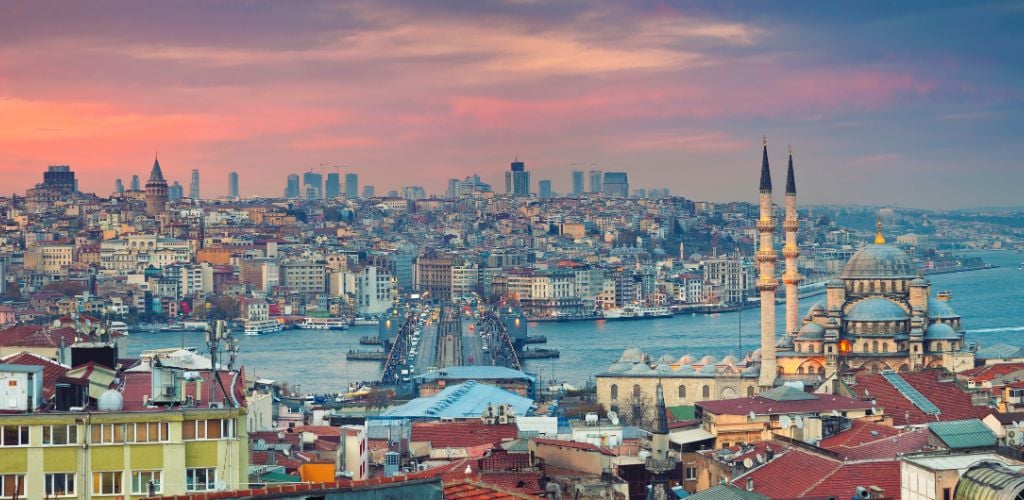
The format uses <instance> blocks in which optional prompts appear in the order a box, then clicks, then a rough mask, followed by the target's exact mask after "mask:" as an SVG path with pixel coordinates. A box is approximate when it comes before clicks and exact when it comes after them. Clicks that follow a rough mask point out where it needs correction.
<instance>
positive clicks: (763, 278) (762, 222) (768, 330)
mask: <svg viewBox="0 0 1024 500" xmlns="http://www.w3.org/2000/svg"><path fill="white" fill-rule="evenodd" d="M760 205H761V216H760V217H759V218H758V220H757V232H758V233H759V235H760V239H759V245H758V246H757V253H756V258H757V264H758V270H759V271H760V272H759V276H758V279H757V289H758V290H759V291H760V292H761V374H760V377H758V383H757V385H758V386H760V387H761V388H762V390H767V389H771V388H772V387H774V386H775V377H776V375H777V374H778V362H777V361H776V359H775V342H776V339H775V289H776V288H778V286H779V283H778V281H776V280H775V261H776V260H777V259H778V256H777V255H775V245H774V243H773V242H772V238H773V236H774V233H775V218H774V217H773V216H772V173H771V170H770V169H769V167H768V139H764V151H763V153H762V157H761V195H760Z"/></svg>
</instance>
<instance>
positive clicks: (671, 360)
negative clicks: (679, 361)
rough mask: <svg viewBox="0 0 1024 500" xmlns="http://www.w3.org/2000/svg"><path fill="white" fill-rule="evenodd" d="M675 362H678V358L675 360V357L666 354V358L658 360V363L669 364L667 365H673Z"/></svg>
mask: <svg viewBox="0 0 1024 500" xmlns="http://www.w3.org/2000/svg"><path fill="white" fill-rule="evenodd" d="M675 362H676V358H675V356H673V355H671V354H665V355H664V356H662V357H660V358H658V363H667V364H670V365H671V364H672V363H675Z"/></svg>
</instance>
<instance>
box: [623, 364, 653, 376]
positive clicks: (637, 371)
mask: <svg viewBox="0 0 1024 500" xmlns="http://www.w3.org/2000/svg"><path fill="white" fill-rule="evenodd" d="M651 371H653V370H651V367H650V366H647V365H646V364H644V363H637V364H635V365H633V367H632V368H630V369H629V371H627V372H626V373H630V374H634V375H643V374H645V373H651Z"/></svg>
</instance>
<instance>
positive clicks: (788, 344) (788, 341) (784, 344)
mask: <svg viewBox="0 0 1024 500" xmlns="http://www.w3.org/2000/svg"><path fill="white" fill-rule="evenodd" d="M775 347H779V348H784V349H785V348H792V347H793V336H792V335H783V336H781V337H779V341H778V342H776V343H775Z"/></svg>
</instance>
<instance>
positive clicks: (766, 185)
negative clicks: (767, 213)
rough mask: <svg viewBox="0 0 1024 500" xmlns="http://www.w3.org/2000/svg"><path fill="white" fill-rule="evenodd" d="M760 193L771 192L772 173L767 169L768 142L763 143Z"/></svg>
mask: <svg viewBox="0 0 1024 500" xmlns="http://www.w3.org/2000/svg"><path fill="white" fill-rule="evenodd" d="M761 192H762V193H770V192H772V172H771V169H770V168H768V140H767V139H765V141H764V150H763V152H762V156H761Z"/></svg>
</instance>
